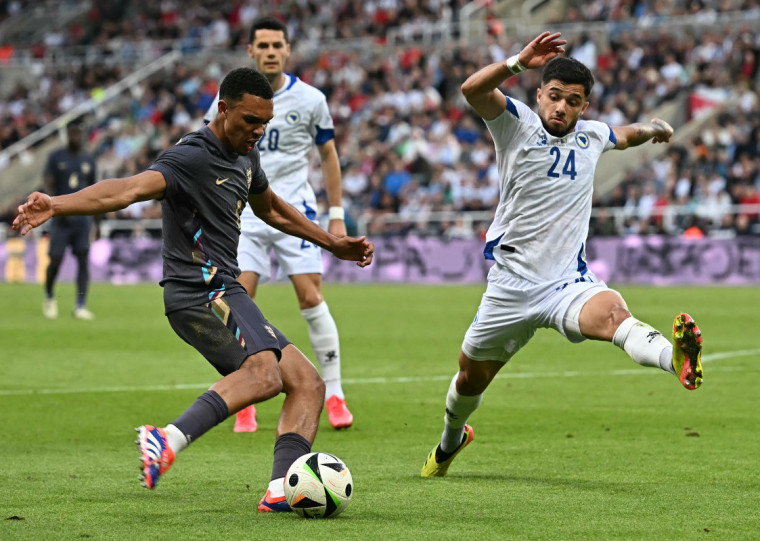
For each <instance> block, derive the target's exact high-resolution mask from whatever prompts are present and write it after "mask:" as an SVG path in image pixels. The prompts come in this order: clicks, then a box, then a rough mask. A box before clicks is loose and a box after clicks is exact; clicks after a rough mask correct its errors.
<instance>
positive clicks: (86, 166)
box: [82, 162, 91, 175]
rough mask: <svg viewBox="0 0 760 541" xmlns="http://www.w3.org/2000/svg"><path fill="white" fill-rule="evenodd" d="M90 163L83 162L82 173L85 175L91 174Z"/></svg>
mask: <svg viewBox="0 0 760 541" xmlns="http://www.w3.org/2000/svg"><path fill="white" fill-rule="evenodd" d="M90 170H91V168H90V164H89V163H87V162H84V163H82V174H83V175H89V174H90Z"/></svg>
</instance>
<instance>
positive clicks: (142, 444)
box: [135, 425, 175, 490]
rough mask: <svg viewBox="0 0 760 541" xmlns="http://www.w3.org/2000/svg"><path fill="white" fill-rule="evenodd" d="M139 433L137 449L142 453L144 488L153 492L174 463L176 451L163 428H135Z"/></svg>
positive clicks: (150, 426)
mask: <svg viewBox="0 0 760 541" xmlns="http://www.w3.org/2000/svg"><path fill="white" fill-rule="evenodd" d="M135 430H136V431H137V440H136V441H135V443H136V444H137V449H138V450H139V451H140V469H141V470H142V473H141V475H140V479H141V480H142V486H144V487H145V488H148V489H151V490H153V489H154V488H155V487H156V485H157V484H158V480H159V479H160V478H161V476H162V475H163V474H165V473H166V472H167V470H168V469H169V468H170V467H171V465H172V463H174V456H175V455H174V451H172V448H171V447H169V441H168V439H167V438H166V432H164V429H163V428H156V427H155V426H152V425H143V426H138V427H137V428H135Z"/></svg>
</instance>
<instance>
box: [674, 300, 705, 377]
mask: <svg viewBox="0 0 760 541" xmlns="http://www.w3.org/2000/svg"><path fill="white" fill-rule="evenodd" d="M673 369H674V370H675V372H676V375H677V376H678V379H679V380H681V384H682V385H683V386H684V387H686V388H687V389H696V388H698V387H699V386H700V385H702V331H700V330H699V327H697V324H696V323H695V322H694V320H693V319H692V317H691V316H690V315H689V314H685V313H681V314H678V315H677V316H676V319H675V321H673Z"/></svg>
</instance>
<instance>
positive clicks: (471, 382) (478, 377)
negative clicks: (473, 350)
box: [456, 352, 505, 396]
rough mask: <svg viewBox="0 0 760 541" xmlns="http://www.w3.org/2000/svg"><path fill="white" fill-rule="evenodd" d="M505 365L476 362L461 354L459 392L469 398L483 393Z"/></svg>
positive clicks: (491, 362) (458, 377)
mask: <svg viewBox="0 0 760 541" xmlns="http://www.w3.org/2000/svg"><path fill="white" fill-rule="evenodd" d="M504 364H505V363H503V362H501V361H474V360H472V359H470V358H469V357H467V355H465V354H464V352H460V354H459V375H458V376H457V384H456V386H457V392H458V393H460V394H463V395H467V396H474V395H477V394H480V393H482V392H483V391H485V390H486V388H487V387H488V385H489V384H490V383H491V381H492V380H493V378H494V377H496V374H497V373H498V372H499V370H501V368H502V367H503V366H504Z"/></svg>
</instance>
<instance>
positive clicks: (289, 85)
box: [274, 73, 298, 96]
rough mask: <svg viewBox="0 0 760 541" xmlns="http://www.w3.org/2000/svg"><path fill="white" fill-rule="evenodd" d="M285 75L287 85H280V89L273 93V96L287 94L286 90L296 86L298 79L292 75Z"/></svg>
mask: <svg viewBox="0 0 760 541" xmlns="http://www.w3.org/2000/svg"><path fill="white" fill-rule="evenodd" d="M285 75H287V77H288V83H287V84H285V85H282V88H281V89H280V90H278V91H277V92H275V93H274V95H275V96H279V95H280V94H283V93H285V92H287V91H288V90H290V89H291V88H293V85H294V84H296V82H297V81H298V77H296V76H295V75H293V74H292V73H286V74H285Z"/></svg>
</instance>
